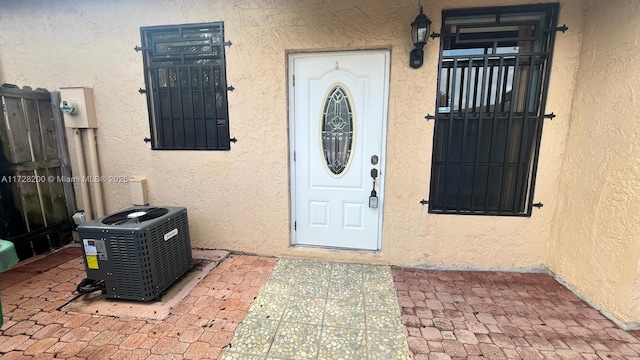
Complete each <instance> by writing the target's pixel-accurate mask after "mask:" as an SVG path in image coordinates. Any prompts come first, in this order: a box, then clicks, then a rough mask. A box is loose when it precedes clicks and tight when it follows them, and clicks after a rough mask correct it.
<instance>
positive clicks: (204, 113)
mask: <svg viewBox="0 0 640 360" xmlns="http://www.w3.org/2000/svg"><path fill="white" fill-rule="evenodd" d="M209 70H211V68H210V67H207V71H209ZM198 73H199V74H200V92H201V93H202V126H203V130H204V131H203V132H204V145H205V146H209V134H208V133H207V102H206V99H205V92H204V67H203V66H200V67H199V70H198ZM209 85H211V76H209Z"/></svg>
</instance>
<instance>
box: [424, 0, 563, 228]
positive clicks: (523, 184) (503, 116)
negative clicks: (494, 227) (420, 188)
mask: <svg viewBox="0 0 640 360" xmlns="http://www.w3.org/2000/svg"><path fill="white" fill-rule="evenodd" d="M558 10H559V7H558V5H557V4H547V5H535V6H516V7H500V8H484V9H471V10H450V11H444V12H443V23H442V24H443V25H442V32H441V34H440V64H439V69H438V71H439V74H438V95H437V99H436V115H435V127H434V138H433V154H432V168H431V188H430V192H429V212H431V213H444V214H473V215H512V216H531V211H532V207H533V206H534V204H533V194H534V189H535V181H536V171H537V167H538V154H539V150H540V141H541V136H542V124H543V120H544V118H545V115H544V107H545V101H546V97H547V87H548V81H549V75H550V69H551V57H552V52H553V44H554V40H555V33H556V30H557V29H556V25H557V16H558Z"/></svg>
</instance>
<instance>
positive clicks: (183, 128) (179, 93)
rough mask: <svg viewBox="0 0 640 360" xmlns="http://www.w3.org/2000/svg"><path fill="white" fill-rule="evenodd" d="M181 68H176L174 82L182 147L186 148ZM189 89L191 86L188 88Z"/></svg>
mask: <svg viewBox="0 0 640 360" xmlns="http://www.w3.org/2000/svg"><path fill="white" fill-rule="evenodd" d="M180 70H181V68H180V67H177V68H176V82H177V83H178V96H179V99H180V101H178V103H180V121H181V122H182V146H183V147H186V146H187V134H186V133H187V127H186V126H185V121H184V103H183V102H182V100H183V97H182V71H180ZM189 87H191V86H189ZM173 131H174V134H173V135H174V140H173V141H174V144H175V140H176V139H175V128H174V129H173Z"/></svg>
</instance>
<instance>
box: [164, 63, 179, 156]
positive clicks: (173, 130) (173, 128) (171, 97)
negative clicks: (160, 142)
mask: <svg viewBox="0 0 640 360" xmlns="http://www.w3.org/2000/svg"><path fill="white" fill-rule="evenodd" d="M177 78H178V76H177V75H176V80H177ZM167 90H168V91H167V96H168V99H169V124H170V125H171V140H172V144H171V147H175V146H176V129H175V126H174V124H173V94H172V91H173V90H171V67H167ZM164 140H165V141H166V139H164Z"/></svg>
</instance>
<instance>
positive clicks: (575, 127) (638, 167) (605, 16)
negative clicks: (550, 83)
mask: <svg viewBox="0 0 640 360" xmlns="http://www.w3.org/2000/svg"><path fill="white" fill-rule="evenodd" d="M586 19H588V20H587V21H585V22H584V24H585V25H584V32H583V39H584V40H583V47H582V51H581V54H580V69H579V72H578V84H577V88H576V97H575V101H574V105H573V116H572V118H571V120H570V123H571V127H570V131H569V138H568V141H567V150H566V156H565V162H564V166H563V169H562V182H561V189H560V194H559V195H560V198H559V205H558V210H557V211H558V216H557V221H556V223H555V226H554V231H553V238H552V239H553V240H552V241H550V242H549V248H548V265H549V266H550V267H551V269H552V270H553V271H554V272H556V273H557V274H558V275H560V276H561V277H562V278H564V279H565V280H566V281H567V282H568V283H569V284H571V285H573V286H574V287H575V288H576V289H578V291H580V292H581V293H583V294H584V295H585V296H587V297H588V298H589V299H591V300H592V301H593V302H594V303H596V304H597V305H599V306H600V307H602V308H604V309H606V310H607V311H608V312H610V313H612V314H613V315H614V316H616V317H617V318H618V319H620V320H622V321H624V322H633V321H635V322H640V309H639V306H640V286H639V285H640V280H639V279H638V274H639V271H638V270H639V269H638V265H639V263H638V261H639V260H640V241H638V240H639V239H640V156H639V155H638V154H639V151H640V127H639V126H638V110H640V102H639V100H638V94H637V91H638V89H640V87H639V85H640V73H639V72H638V69H640V2H637V1H625V0H615V1H607V2H602V1H591V2H590V3H589V6H588V8H587V11H586Z"/></svg>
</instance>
